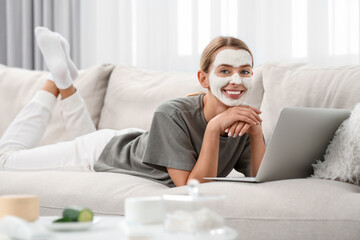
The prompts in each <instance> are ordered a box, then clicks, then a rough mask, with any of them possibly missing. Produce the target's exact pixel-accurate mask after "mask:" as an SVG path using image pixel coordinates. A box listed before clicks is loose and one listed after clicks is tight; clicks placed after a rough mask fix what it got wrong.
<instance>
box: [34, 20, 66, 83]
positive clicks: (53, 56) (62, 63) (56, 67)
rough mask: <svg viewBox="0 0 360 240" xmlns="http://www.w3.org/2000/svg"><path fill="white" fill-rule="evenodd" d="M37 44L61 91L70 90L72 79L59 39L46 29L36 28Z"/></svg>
mask: <svg viewBox="0 0 360 240" xmlns="http://www.w3.org/2000/svg"><path fill="white" fill-rule="evenodd" d="M35 36H36V40H37V44H38V46H39V48H40V50H41V53H42V55H43V57H44V59H45V63H46V65H47V67H48V68H49V71H50V73H51V75H52V79H51V80H53V81H54V82H55V85H56V86H57V87H58V88H59V89H66V88H69V87H70V86H71V84H72V78H71V75H70V72H69V70H68V66H67V60H66V56H65V52H64V49H63V48H62V46H61V42H60V40H59V38H58V37H57V36H56V35H55V34H54V33H53V32H51V31H50V30H49V29H47V28H45V27H37V28H35Z"/></svg>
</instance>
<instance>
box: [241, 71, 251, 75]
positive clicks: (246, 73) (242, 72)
mask: <svg viewBox="0 0 360 240" xmlns="http://www.w3.org/2000/svg"><path fill="white" fill-rule="evenodd" d="M241 74H242V75H248V74H250V72H249V71H248V70H242V71H241Z"/></svg>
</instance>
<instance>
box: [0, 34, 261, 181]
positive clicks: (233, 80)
mask: <svg viewBox="0 0 360 240" xmlns="http://www.w3.org/2000/svg"><path fill="white" fill-rule="evenodd" d="M35 34H36V39H37V43H38V46H39V48H40V50H41V52H42V54H43V56H44V59H45V62H46V64H47V66H48V68H49V70H50V73H51V74H50V76H49V80H47V81H46V83H45V85H44V86H43V88H42V89H41V90H39V91H38V92H37V93H36V94H35V96H34V97H33V99H32V100H31V101H30V102H29V104H28V105H26V106H25V107H24V108H23V109H22V111H21V112H20V113H19V114H18V116H17V117H16V118H15V120H14V121H13V122H12V124H11V125H10V126H9V128H8V129H7V131H6V132H5V133H4V135H3V136H2V138H1V140H0V169H1V170H10V171H16V170H20V171H27V170H36V171H39V170H66V171H107V172H118V173H124V174H131V175H136V176H140V177H144V178H148V179H151V180H154V181H157V182H160V183H163V184H166V185H168V186H170V187H172V186H182V185H185V184H186V183H187V181H188V180H189V179H192V178H195V179H197V180H199V181H200V182H206V181H205V180H204V179H203V178H204V177H215V176H226V175H227V174H229V173H230V171H231V170H232V169H234V168H235V169H236V170H238V171H240V172H242V173H244V174H245V175H247V176H249V175H250V176H255V175H256V173H257V170H258V168H259V166H260V163H261V159H262V157H263V154H264V152H265V145H264V142H263V135H262V129H261V125H260V123H261V121H262V120H261V118H260V117H259V114H260V111H259V110H257V109H255V108H253V107H251V106H248V105H244V104H243V103H244V100H245V99H246V97H247V96H248V94H249V92H250V89H251V82H252V75H253V72H252V66H253V57H252V54H251V52H250V50H249V48H248V47H247V46H246V44H245V43H244V42H242V41H241V40H238V39H236V38H231V37H218V38H215V39H214V40H212V41H211V42H210V43H209V45H208V46H207V47H206V48H205V50H204V52H203V53H202V57H201V70H199V71H198V79H199V82H200V84H201V85H202V86H203V87H204V88H206V89H207V92H206V93H204V94H198V95H195V96H190V97H184V98H178V99H174V100H171V101H168V102H166V103H163V104H162V105H160V106H159V107H158V108H157V109H156V111H155V113H154V116H153V120H152V124H151V127H150V130H149V131H143V130H140V129H124V130H121V131H117V130H109V129H106V130H99V131H96V130H95V126H94V124H93V122H92V121H91V118H90V116H89V113H88V111H87V109H86V106H85V103H84V101H83V99H82V98H81V97H80V96H79V94H78V93H77V91H76V89H75V88H74V86H73V85H72V80H73V79H74V78H76V77H77V74H78V73H77V69H76V66H75V65H74V64H73V62H72V61H71V59H70V57H69V44H68V43H67V41H66V40H65V39H64V38H63V37H62V36H61V35H59V34H58V33H54V32H51V31H49V30H48V29H46V28H43V27H38V28H36V29H35ZM59 94H60V95H61V100H60V106H61V108H62V116H63V118H64V121H65V124H66V129H67V131H68V132H69V134H72V136H73V137H74V140H72V141H68V142H61V143H57V144H53V145H47V146H41V147H37V145H38V143H39V142H40V140H41V138H42V135H43V133H44V131H45V128H46V125H47V123H48V121H49V119H50V117H51V110H52V109H53V107H54V105H55V104H56V101H57V97H58V95H59Z"/></svg>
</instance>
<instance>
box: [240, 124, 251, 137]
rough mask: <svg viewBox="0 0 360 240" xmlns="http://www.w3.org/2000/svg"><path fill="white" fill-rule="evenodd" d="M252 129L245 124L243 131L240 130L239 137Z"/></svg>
mask: <svg viewBox="0 0 360 240" xmlns="http://www.w3.org/2000/svg"><path fill="white" fill-rule="evenodd" d="M250 127H251V125H249V124H248V123H245V124H244V126H243V127H242V129H241V130H240V133H239V136H242V135H244V134H245V133H246V131H247V130H248V129H249V128H250Z"/></svg>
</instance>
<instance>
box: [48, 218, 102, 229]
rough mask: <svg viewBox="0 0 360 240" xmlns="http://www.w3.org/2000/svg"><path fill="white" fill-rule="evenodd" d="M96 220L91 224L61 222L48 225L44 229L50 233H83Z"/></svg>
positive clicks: (93, 222)
mask: <svg viewBox="0 0 360 240" xmlns="http://www.w3.org/2000/svg"><path fill="white" fill-rule="evenodd" d="M97 222H98V220H93V221H92V222H63V223H54V222H51V223H48V224H45V227H46V228H47V229H48V230H51V231H84V230H88V229H90V228H92V227H93V226H94V225H95V224H96V223H97Z"/></svg>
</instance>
